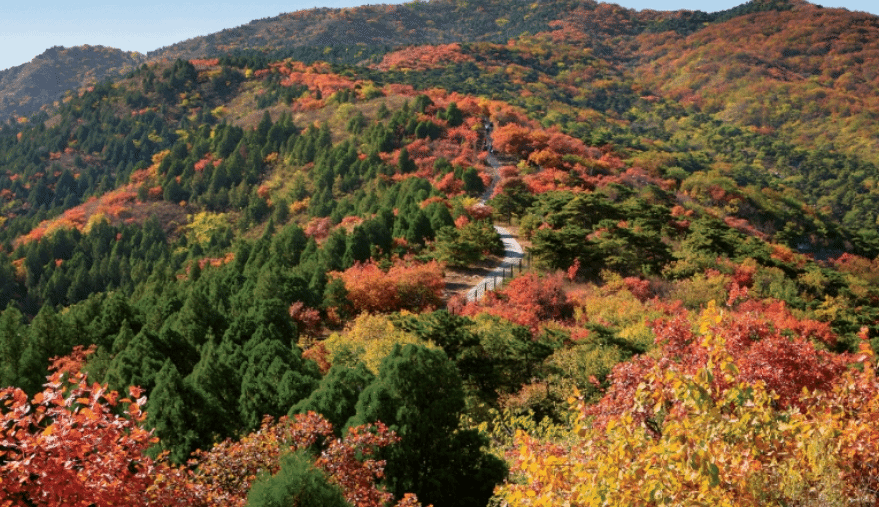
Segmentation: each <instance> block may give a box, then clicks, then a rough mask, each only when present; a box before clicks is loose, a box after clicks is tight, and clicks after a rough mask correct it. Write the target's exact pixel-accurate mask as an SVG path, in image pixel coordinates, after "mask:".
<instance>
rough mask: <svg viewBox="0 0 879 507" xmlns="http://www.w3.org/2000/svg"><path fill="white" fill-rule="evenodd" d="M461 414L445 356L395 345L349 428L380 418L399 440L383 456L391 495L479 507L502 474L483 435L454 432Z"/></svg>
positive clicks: (458, 390) (456, 382) (454, 375)
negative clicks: (385, 459) (398, 436)
mask: <svg viewBox="0 0 879 507" xmlns="http://www.w3.org/2000/svg"><path fill="white" fill-rule="evenodd" d="M463 409H464V390H463V388H462V385H461V378H460V377H459V376H458V372H457V370H456V368H455V365H454V363H452V362H451V361H450V360H449V358H448V357H446V354H445V352H443V351H441V350H431V349H428V348H426V347H423V346H418V345H412V344H408V345H405V346H403V347H401V346H399V345H397V346H395V347H394V349H393V351H392V352H391V353H390V354H389V355H388V356H387V357H385V359H383V360H382V363H381V366H380V368H379V374H378V377H377V378H376V380H375V381H373V382H372V383H371V384H370V385H369V387H367V388H366V389H365V390H364V391H363V393H361V395H360V397H359V398H358V400H357V406H356V410H357V414H356V415H355V416H354V417H352V418H351V419H349V420H348V423H347V427H349V428H350V427H354V426H358V425H360V424H365V423H371V422H376V421H382V422H383V423H385V424H387V425H388V426H389V427H390V428H391V429H393V430H395V431H396V432H397V434H398V435H400V437H401V439H402V440H401V441H400V442H399V443H398V444H396V445H394V446H391V447H390V448H388V449H386V450H384V451H383V452H384V453H385V454H384V455H385V457H386V458H387V462H388V463H387V467H386V469H385V476H386V481H387V486H388V489H389V490H390V491H391V492H393V493H394V494H395V495H397V497H401V496H402V495H403V494H404V493H405V492H408V491H411V492H413V493H415V494H417V495H418V498H419V499H420V500H421V501H422V502H424V503H425V504H434V505H445V506H453V507H457V506H461V507H477V506H479V507H481V506H484V505H485V504H486V503H487V502H488V499H489V498H490V497H491V495H492V492H493V490H494V486H495V485H496V484H498V483H499V482H500V481H502V480H503V479H504V478H505V477H506V473H507V470H506V466H505V465H504V463H503V461H501V460H500V459H498V458H496V457H495V456H493V455H490V454H487V453H484V452H483V451H482V447H483V446H486V445H487V444H488V440H487V439H486V438H485V437H483V436H482V435H480V434H479V432H477V431H475V430H461V429H458V417H459V415H460V413H461V411H462V410H463Z"/></svg>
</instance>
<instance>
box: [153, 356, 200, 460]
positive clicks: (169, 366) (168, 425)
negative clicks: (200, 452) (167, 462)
mask: <svg viewBox="0 0 879 507" xmlns="http://www.w3.org/2000/svg"><path fill="white" fill-rule="evenodd" d="M195 404H198V400H197V393H195V392H193V390H191V389H189V387H188V386H187V385H186V383H185V382H184V381H183V377H181V376H180V373H179V372H178V371H177V367H176V366H174V363H173V362H172V361H171V360H170V359H166V360H165V363H164V364H163V365H162V369H161V370H159V372H158V374H156V387H155V389H154V390H153V391H152V392H151V393H150V397H149V402H148V404H147V425H149V426H150V427H153V428H155V430H156V436H157V437H159V443H158V446H157V447H158V448H159V449H161V450H168V451H170V456H169V458H170V459H171V461H173V462H175V463H183V462H185V461H186V458H188V457H189V454H190V453H191V452H192V451H194V450H195V449H196V448H198V446H199V445H201V444H202V443H206V444H208V443H209V442H202V439H201V438H200V437H199V435H198V433H197V432H196V427H197V425H196V421H195V418H194V416H193V410H192V405H195Z"/></svg>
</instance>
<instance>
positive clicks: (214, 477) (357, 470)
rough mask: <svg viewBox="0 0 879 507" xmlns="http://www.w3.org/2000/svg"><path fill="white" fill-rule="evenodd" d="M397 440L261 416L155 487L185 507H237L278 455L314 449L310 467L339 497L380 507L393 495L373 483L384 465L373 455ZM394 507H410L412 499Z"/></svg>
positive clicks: (378, 431)
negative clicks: (256, 425) (255, 425)
mask: <svg viewBox="0 0 879 507" xmlns="http://www.w3.org/2000/svg"><path fill="white" fill-rule="evenodd" d="M398 440H399V438H398V437H397V436H396V435H395V434H394V432H393V431H390V430H389V429H388V428H387V427H386V426H384V425H383V424H381V423H378V424H374V425H365V426H359V427H356V428H350V429H349V431H348V433H347V434H346V435H345V437H344V438H342V439H339V438H336V437H335V436H333V427H332V425H331V424H330V423H329V422H327V420H326V419H324V418H323V417H322V416H320V415H319V414H315V413H314V412H309V413H307V414H299V415H297V416H296V417H295V418H293V419H290V418H288V417H282V418H280V419H278V420H277V421H275V420H272V419H271V418H266V419H265V420H264V421H263V424H262V426H261V428H260V429H259V430H258V431H256V432H254V433H251V434H249V435H247V436H245V437H243V438H241V439H240V440H231V439H228V440H226V441H224V442H221V443H219V444H217V445H215V446H214V447H213V449H211V450H210V451H199V452H197V453H196V454H195V457H194V458H193V460H192V461H191V462H190V465H192V466H193V467H195V471H194V472H188V471H187V470H185V469H176V470H175V471H173V472H172V473H169V474H168V475H167V476H163V477H162V479H163V481H164V482H163V483H162V485H161V487H162V488H163V489H164V490H165V491H169V492H172V493H173V492H178V493H179V494H181V495H182V496H183V497H189V498H190V502H192V503H190V505H199V506H205V507H207V506H216V507H220V506H231V507H234V506H243V505H245V504H246V502H247V494H248V492H249V491H250V488H251V486H252V485H253V484H254V482H255V481H256V480H257V478H258V477H259V475H260V474H265V473H268V474H275V473H277V472H278V471H279V470H280V466H281V457H282V456H283V455H284V454H286V453H290V452H294V451H297V450H311V449H314V448H315V447H317V448H318V449H319V453H318V456H317V459H316V461H315V465H316V466H317V467H318V468H320V469H322V470H324V471H325V472H326V473H327V475H328V476H329V478H330V480H331V481H332V482H333V483H335V484H336V485H338V486H339V487H340V488H341V490H342V493H343V495H344V497H345V499H346V500H347V501H348V502H349V503H350V504H351V505H354V506H356V507H382V506H384V505H387V504H388V503H389V502H390V501H392V500H393V495H391V494H390V493H388V492H386V491H384V490H382V489H380V488H379V487H378V486H377V485H376V483H375V481H376V480H377V479H380V478H381V477H382V475H383V471H384V465H385V463H384V461H381V460H377V459H375V458H374V457H373V456H374V455H375V453H376V452H377V451H378V450H379V449H380V448H382V447H385V446H388V445H392V444H394V443H395V442H397V441H398ZM398 505H406V506H411V507H415V506H417V505H419V504H418V502H417V500H416V499H415V498H414V497H413V496H411V495H410V496H407V497H406V498H405V499H403V500H401V503H399V504H398Z"/></svg>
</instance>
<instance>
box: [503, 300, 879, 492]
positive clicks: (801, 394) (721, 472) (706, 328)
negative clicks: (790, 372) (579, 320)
mask: <svg viewBox="0 0 879 507" xmlns="http://www.w3.org/2000/svg"><path fill="white" fill-rule="evenodd" d="M746 317H748V316H742V315H727V316H726V317H724V316H723V315H722V314H721V312H720V311H718V310H717V309H716V308H715V306H714V304H713V303H712V304H710V305H709V306H708V308H707V309H706V310H705V311H704V312H703V313H702V314H701V316H700V318H699V322H698V330H697V331H696V332H692V334H688V333H690V332H691V330H688V329H686V328H685V327H680V326H672V325H669V326H665V327H664V328H662V329H663V331H664V332H666V333H672V332H674V333H677V334H679V335H684V339H683V340H682V341H679V342H677V343H670V342H673V341H674V340H673V339H669V336H667V335H663V334H662V332H658V333H657V341H658V342H660V343H661V344H663V347H661V349H660V354H658V358H653V357H650V358H648V357H639V358H635V359H634V360H633V361H632V362H630V363H627V364H626V365H621V366H620V367H618V368H617V369H615V371H614V374H612V375H611V377H610V378H611V382H612V385H611V387H610V388H609V389H608V391H607V393H606V394H605V398H604V399H603V400H602V401H601V402H599V403H598V404H597V405H592V406H586V405H585V404H584V403H583V401H582V399H580V400H578V399H577V398H572V399H571V402H572V404H574V405H575V406H576V407H577V409H578V410H579V413H580V417H579V419H578V423H577V424H576V426H575V427H574V428H572V435H571V437H572V438H567V439H559V440H556V441H555V442H552V441H546V440H539V439H537V438H533V437H531V436H529V435H527V434H525V433H524V432H520V433H519V434H518V435H517V437H516V440H517V444H518V450H517V452H516V453H515V454H514V455H513V456H511V458H512V459H511V461H512V463H511V476H510V477H511V478H510V480H509V481H508V483H507V484H505V485H503V486H502V487H499V488H498V490H497V491H496V496H497V497H498V498H499V499H500V500H501V501H502V502H503V503H504V504H507V505H517V506H518V505H527V506H556V505H572V506H578V505H583V506H587V505H588V506H592V505H595V506H626V505H639V506H643V505H688V506H690V505H710V506H716V507H720V506H766V505H815V506H817V505H822V506H830V505H840V506H841V505H875V504H876V503H875V502H876V501H877V496H876V493H875V492H876V490H877V484H879V481H877V478H879V425H877V422H879V383H877V381H876V378H875V374H874V356H873V353H872V350H871V349H870V347H869V345H868V344H867V342H866V339H865V338H866V336H862V337H863V338H864V340H863V341H862V346H861V349H860V351H859V353H858V354H846V355H840V356H834V357H831V356H830V355H828V354H825V353H822V352H821V351H816V350H815V349H814V348H809V347H804V346H803V342H802V341H801V340H799V339H798V338H796V337H786V338H784V340H786V342H785V341H784V340H781V341H779V338H778V336H777V335H775V334H773V333H775V331H774V330H772V329H771V328H770V327H769V326H763V327H762V328H760V329H763V332H764V333H765V336H751V337H749V338H747V340H752V341H753V344H750V343H748V345H750V348H748V349H745V348H742V347H741V346H742V343H744V342H742V341H741V340H743V338H741V337H738V336H734V333H732V332H731V329H734V328H735V326H736V325H738V324H740V322H741V320H743V319H745V318H746ZM750 318H753V316H750ZM660 327H661V326H660ZM757 328H759V327H757ZM757 328H755V329H757ZM735 329H738V328H735ZM865 334H866V333H865V332H864V335H865ZM663 340H666V341H663ZM736 340H739V342H736ZM762 341H766V342H770V345H772V344H773V343H776V342H777V343H779V344H780V345H781V347H778V349H775V348H772V347H770V346H769V345H765V344H763V343H761V342H762ZM734 342H735V343H734ZM785 344H786V345H787V346H785ZM682 347H683V348H682ZM758 347H762V348H759V349H758ZM798 347H799V348H798ZM731 349H734V350H738V351H739V352H740V355H735V356H734V355H733V354H732V353H731V352H730V350H731ZM754 350H759V351H760V352H761V353H762V354H763V355H762V356H759V357H756V356H755V354H754V353H753V351H754ZM790 350H798V351H802V352H801V357H800V358H799V362H798V360H792V361H789V360H788V359H790V358H789V357H788V356H786V355H785V354H789V353H790ZM675 351H677V352H678V353H677V354H676V353H674V352H675ZM810 351H811V352H810ZM684 352H685V353H684ZM810 354H811V355H810ZM777 356H781V357H783V358H784V361H779V360H778V359H777ZM815 358H819V359H815ZM813 360H817V361H818V362H819V363H818V364H819V366H816V367H813V368H809V371H806V370H803V371H801V372H800V374H801V376H802V377H809V375H810V374H811V373H812V371H813V370H821V369H822V368H823V370H822V371H824V372H825V373H826V372H831V373H832V374H827V375H824V376H823V377H821V379H822V380H821V382H816V383H812V384H809V383H805V382H804V384H803V386H802V388H801V389H800V390H799V391H798V395H797V396H795V397H791V398H785V397H784V396H780V395H779V394H778V392H785V390H784V389H783V386H779V383H778V381H777V378H779V377H776V376H773V375H774V374H775V373H777V372H774V371H762V370H760V369H759V368H758V366H760V365H763V366H765V365H770V364H775V369H782V370H783V369H785V368H792V369H796V368H802V367H803V366H807V365H809V363H810V361H813ZM833 361H835V362H833ZM843 363H845V364H846V365H848V366H850V367H848V368H846V367H842V368H838V367H837V366H838V365H839V364H843ZM755 365H757V366H755ZM779 365H781V366H779ZM807 367H808V366H807ZM754 372H756V374H755V373H754ZM761 374H762V375H764V376H765V379H766V380H764V379H763V378H760V375H761ZM782 378H787V377H783V376H782ZM791 378H795V377H791ZM785 382H787V381H785Z"/></svg>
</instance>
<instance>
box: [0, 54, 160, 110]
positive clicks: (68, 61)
mask: <svg viewBox="0 0 879 507" xmlns="http://www.w3.org/2000/svg"><path fill="white" fill-rule="evenodd" d="M143 62H144V55H141V54H139V53H134V52H126V51H122V50H119V49H115V48H108V47H104V46H88V45H85V46H76V47H72V48H65V47H62V46H55V47H52V48H49V49H47V50H46V51H44V52H43V53H42V54H40V55H39V56H36V57H34V59H33V60H31V61H30V62H28V63H25V64H22V65H18V66H16V67H12V68H9V69H6V70H4V71H0V121H6V120H7V119H8V118H9V117H10V116H13V115H14V116H30V115H31V114H33V113H34V112H36V111H39V109H40V108H41V107H43V106H44V105H47V104H52V103H53V102H55V101H58V100H60V99H61V98H62V96H63V95H64V93H65V92H67V91H68V90H73V89H78V88H81V87H83V86H85V85H87V84H94V83H95V82H98V81H101V80H103V79H106V78H118V77H120V76H122V75H124V74H126V73H128V72H131V71H132V70H133V69H135V68H136V67H137V66H138V65H140V64H141V63H143Z"/></svg>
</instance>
